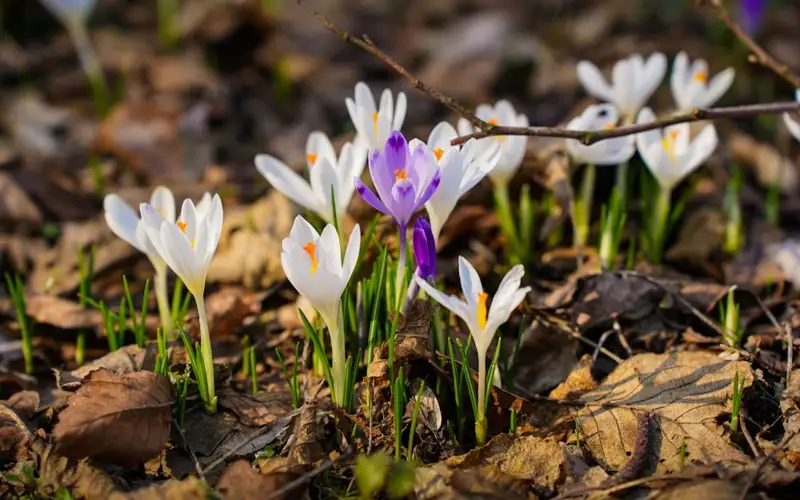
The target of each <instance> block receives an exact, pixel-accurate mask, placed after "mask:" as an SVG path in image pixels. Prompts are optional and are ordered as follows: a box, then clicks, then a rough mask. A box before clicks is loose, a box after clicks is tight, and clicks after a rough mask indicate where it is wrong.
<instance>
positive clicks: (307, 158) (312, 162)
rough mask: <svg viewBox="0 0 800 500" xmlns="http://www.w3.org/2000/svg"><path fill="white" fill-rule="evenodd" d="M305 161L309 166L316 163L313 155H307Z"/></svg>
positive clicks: (315, 157)
mask: <svg viewBox="0 0 800 500" xmlns="http://www.w3.org/2000/svg"><path fill="white" fill-rule="evenodd" d="M306 160H307V161H308V164H309V165H311V166H314V164H316V163H317V155H316V154H314V153H308V154H307V155H306Z"/></svg>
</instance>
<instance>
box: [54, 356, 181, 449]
mask: <svg viewBox="0 0 800 500" xmlns="http://www.w3.org/2000/svg"><path fill="white" fill-rule="evenodd" d="M174 399H175V395H174V388H173V386H172V383H171V382H170V381H169V379H168V378H166V377H164V376H163V375H161V374H158V373H153V372H146V371H141V372H134V373H127V374H124V375H116V374H114V373H112V372H110V371H108V370H106V369H101V370H97V371H94V372H92V373H90V374H89V376H88V377H87V378H86V379H85V380H84V382H83V385H82V386H81V388H80V389H78V392H77V393H76V394H75V395H74V396H72V398H71V399H70V402H69V406H68V407H67V409H66V410H64V411H62V412H61V413H60V414H59V415H58V420H59V421H58V423H57V424H56V426H55V428H54V429H53V440H54V442H55V443H56V451H58V452H59V453H61V454H63V455H65V456H68V457H102V458H104V459H106V460H108V461H110V462H113V463H121V464H136V463H142V462H145V461H147V460H148V459H150V458H153V457H154V456H157V455H158V454H159V453H161V450H162V449H163V448H164V445H165V444H166V443H167V440H168V439H169V433H170V427H171V422H172V403H173V402H174Z"/></svg>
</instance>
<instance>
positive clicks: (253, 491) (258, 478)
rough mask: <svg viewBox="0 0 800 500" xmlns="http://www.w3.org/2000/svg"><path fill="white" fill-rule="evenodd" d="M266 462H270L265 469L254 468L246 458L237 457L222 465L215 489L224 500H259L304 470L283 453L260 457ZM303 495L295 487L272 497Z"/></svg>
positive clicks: (297, 496) (298, 496)
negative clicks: (266, 470)
mask: <svg viewBox="0 0 800 500" xmlns="http://www.w3.org/2000/svg"><path fill="white" fill-rule="evenodd" d="M262 462H265V464H264V465H260V467H266V464H269V463H270V462H272V464H271V466H270V467H269V472H268V473H263V472H259V471H257V470H255V469H254V468H253V467H252V466H251V465H250V462H249V461H247V460H237V461H236V462H233V463H232V464H230V465H229V466H228V468H227V469H225V472H223V473H222V476H220V478H219V481H218V482H217V488H216V489H217V491H219V492H220V493H221V494H222V495H224V497H225V498H226V499H227V500H260V499H262V498H264V496H265V495H268V494H269V493H272V492H273V491H275V490H277V489H279V488H281V487H283V486H285V485H287V484H289V483H290V482H292V481H293V480H295V479H297V477H298V476H299V475H300V474H301V473H302V472H303V471H304V468H302V467H301V468H298V467H297V466H296V465H292V464H291V463H289V461H287V459H286V458H283V457H274V458H272V459H269V460H265V461H262ZM302 496H303V490H302V489H296V490H293V491H292V492H290V493H289V495H287V496H279V497H275V498H278V499H280V498H300V497H302Z"/></svg>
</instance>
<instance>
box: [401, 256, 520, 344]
mask: <svg viewBox="0 0 800 500" xmlns="http://www.w3.org/2000/svg"><path fill="white" fill-rule="evenodd" d="M458 274H459V277H460V278H461V290H462V292H463V293H464V299H465V300H461V299H459V298H458V297H456V296H453V295H446V294H444V293H442V292H440V291H439V290H437V289H435V288H433V287H432V286H431V285H430V284H428V282H427V281H425V280H423V279H419V278H415V279H416V280H417V283H419V286H420V287H421V288H422V289H423V290H425V293H427V294H428V295H429V296H430V297H431V298H432V299H433V300H435V301H436V302H438V303H439V304H441V305H442V306H444V307H445V308H447V309H449V310H450V311H452V312H453V313H454V314H455V315H457V316H458V317H460V318H461V319H463V320H464V322H465V323H466V324H467V327H468V328H469V333H470V335H471V336H472V340H473V341H474V342H475V348H476V349H477V351H478V357H479V359H480V358H485V357H486V352H487V351H488V350H489V344H491V343H492V339H493V338H494V335H495V333H497V329H498V328H499V327H500V325H502V324H503V323H505V322H506V321H508V318H509V316H511V313H512V312H513V311H514V309H516V308H517V306H518V305H519V304H520V303H521V302H522V301H523V299H524V298H525V296H526V295H527V294H528V292H530V290H531V289H530V287H523V288H520V282H521V281H522V276H523V275H524V274H525V268H524V267H523V266H522V265H516V266H514V267H513V268H512V269H511V270H510V271H509V272H508V273H507V274H506V275H505V276H504V277H503V281H501V282H500V286H498V287H497V293H496V294H495V296H494V298H493V299H492V301H491V306H490V307H489V308H488V309H487V307H486V303H487V302H488V301H489V294H487V293H485V292H484V291H483V284H482V283H481V279H480V277H479V276H478V272H477V271H475V268H474V267H472V265H471V264H470V263H469V262H468V261H467V259H465V258H464V257H459V258H458Z"/></svg>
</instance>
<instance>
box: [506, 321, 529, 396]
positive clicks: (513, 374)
mask: <svg viewBox="0 0 800 500" xmlns="http://www.w3.org/2000/svg"><path fill="white" fill-rule="evenodd" d="M524 332H525V315H524V314H523V315H522V321H520V322H519V328H518V329H517V339H516V340H515V341H514V352H513V354H512V355H511V365H510V366H506V367H505V369H504V370H503V387H514V380H515V379H516V378H517V370H518V369H519V347H520V345H521V344H522V334H523V333H524Z"/></svg>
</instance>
